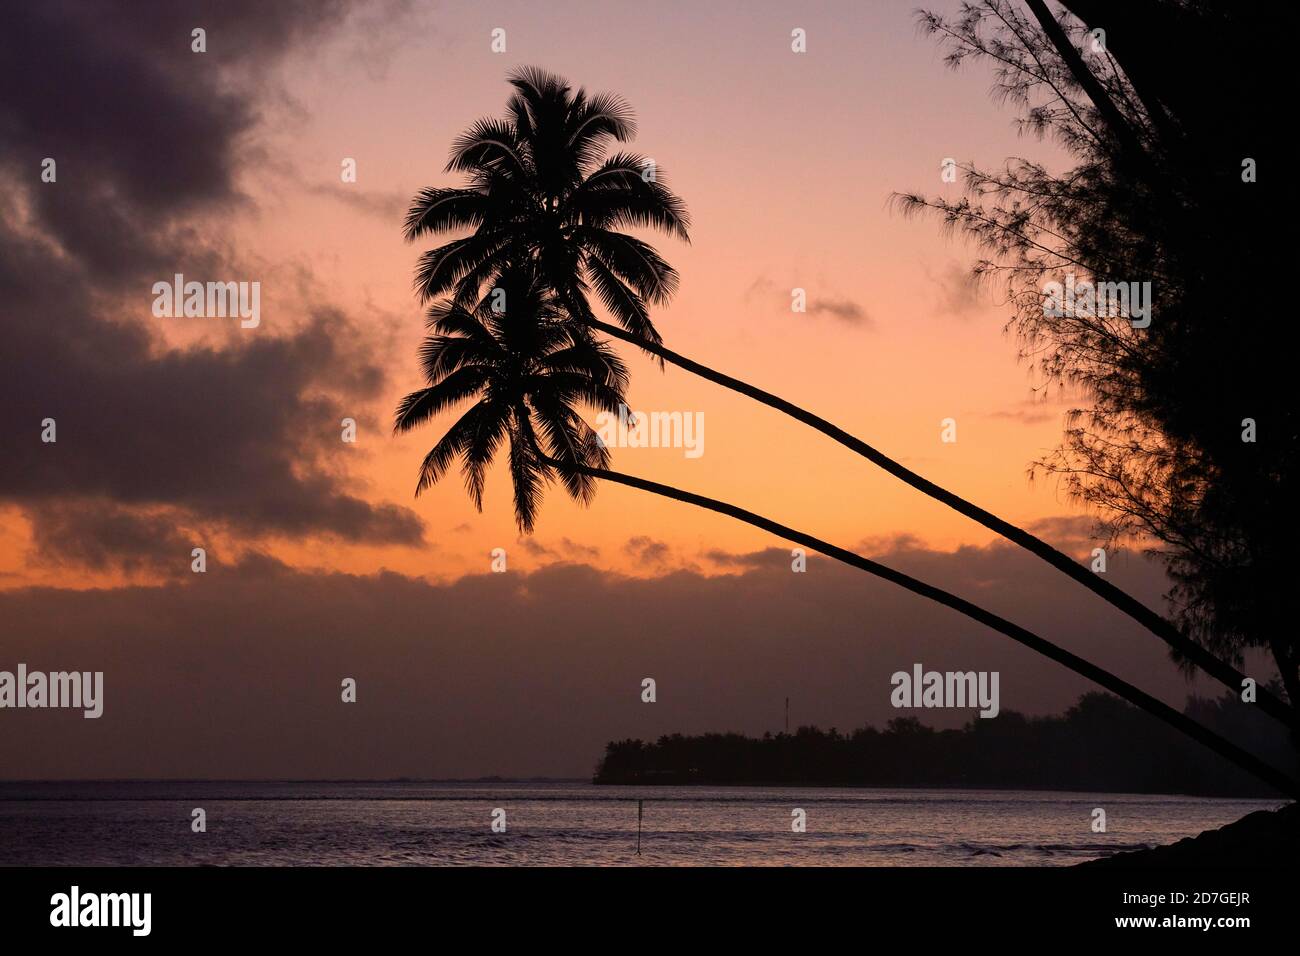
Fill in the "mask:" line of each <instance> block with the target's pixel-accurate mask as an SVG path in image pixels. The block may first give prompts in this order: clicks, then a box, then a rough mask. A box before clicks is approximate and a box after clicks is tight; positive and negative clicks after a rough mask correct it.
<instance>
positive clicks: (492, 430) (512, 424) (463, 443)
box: [395, 263, 628, 533]
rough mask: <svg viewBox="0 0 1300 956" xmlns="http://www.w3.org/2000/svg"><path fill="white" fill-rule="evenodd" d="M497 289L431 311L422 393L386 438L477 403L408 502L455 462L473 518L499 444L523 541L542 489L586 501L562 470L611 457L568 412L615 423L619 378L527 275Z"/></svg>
mask: <svg viewBox="0 0 1300 956" xmlns="http://www.w3.org/2000/svg"><path fill="white" fill-rule="evenodd" d="M496 283H497V284H496V285H495V286H494V287H493V289H492V290H491V291H490V292H489V293H488V294H486V295H484V296H483V297H482V298H481V299H480V300H479V301H478V302H476V303H474V304H473V305H472V306H465V305H462V304H458V303H457V302H456V301H455V299H453V298H445V299H442V300H439V301H438V302H436V303H435V304H434V305H433V306H432V307H431V308H430V309H429V312H428V323H427V324H428V327H429V331H430V333H431V334H430V335H429V336H428V337H427V338H426V339H425V340H424V343H423V344H422V345H421V347H420V364H421V367H422V369H423V372H424V376H425V380H426V382H427V385H426V386H425V387H424V388H421V389H419V390H417V391H414V392H411V393H410V394H409V395H407V396H406V397H405V398H404V399H403V400H402V402H401V404H400V405H399V406H398V408H397V412H396V421H395V428H396V430H397V431H399V432H404V431H408V430H410V429H412V428H414V427H416V426H417V425H420V424H422V423H424V422H426V421H428V420H429V419H430V418H432V417H434V416H435V415H437V414H439V413H440V412H443V411H446V410H448V409H451V408H453V407H455V406H457V405H459V404H461V403H462V402H465V401H467V400H469V399H475V401H474V404H472V405H471V406H470V407H469V408H468V409H467V410H466V411H465V412H464V413H463V414H462V415H461V416H460V418H459V419H457V420H456V422H455V423H454V424H452V426H451V427H450V428H449V429H448V430H447V432H446V434H444V435H443V436H442V438H441V439H439V441H438V442H437V444H435V445H434V446H433V448H432V450H430V451H429V453H428V454H427V455H426V456H425V458H424V461H423V463H422V464H421V466H420V479H419V483H418V485H417V486H416V494H417V495H419V494H420V493H421V492H423V491H425V490H426V489H428V488H429V487H430V486H431V485H433V484H434V483H435V482H437V481H438V480H439V479H440V478H441V477H442V476H443V475H444V474H445V473H446V472H447V470H448V468H449V467H450V466H451V464H452V463H453V462H454V461H455V460H456V459H457V458H459V459H460V460H461V464H462V467H461V470H462V474H463V475H464V479H465V489H466V491H467V492H468V494H469V496H470V499H471V500H472V501H473V502H474V504H475V506H476V507H477V508H478V509H479V510H480V511H482V510H483V489H484V484H485V482H486V478H487V470H488V468H489V466H490V465H491V464H492V461H493V459H494V458H495V457H496V454H497V452H498V451H500V450H501V446H502V443H503V442H505V443H506V444H507V445H508V455H509V460H510V477H511V482H512V484H513V487H514V507H515V520H516V521H517V522H518V525H519V528H520V530H521V531H523V532H525V533H531V532H532V530H533V525H534V523H535V521H536V517H537V512H538V509H539V507H540V505H541V499H542V492H543V489H544V486H545V485H546V484H547V483H549V482H550V481H551V480H552V479H554V478H558V479H559V481H560V482H561V484H563V485H564V487H565V489H566V490H567V491H568V492H569V494H570V495H572V496H573V497H574V498H575V499H577V500H579V501H581V502H583V503H584V504H586V503H589V502H590V501H591V498H592V496H593V495H594V494H595V490H596V481H595V479H594V478H592V477H590V476H589V475H586V474H584V473H582V472H581V471H579V470H576V469H575V468H573V467H572V466H573V465H582V466H585V467H588V468H606V467H608V465H609V450H608V449H607V448H605V447H604V446H603V445H602V444H601V443H600V442H599V440H598V439H597V437H596V434H595V432H594V431H593V430H592V429H591V426H589V425H588V424H587V423H586V422H585V421H584V420H583V419H582V416H581V415H580V414H579V411H578V409H579V407H580V406H582V405H586V406H588V407H591V408H594V409H596V410H599V411H609V412H617V411H618V407H619V405H620V404H622V403H624V401H625V399H624V392H625V391H626V388H627V382H628V373H627V368H626V367H625V366H624V365H623V363H622V362H621V361H620V360H619V358H618V356H617V355H615V354H614V352H613V351H612V350H611V349H610V348H609V347H608V346H606V345H604V344H602V343H598V342H595V341H593V340H592V339H591V338H590V337H587V336H582V335H575V334H574V327H573V324H572V323H571V322H570V321H569V317H568V315H567V314H566V313H565V312H564V310H563V309H561V308H560V307H559V305H558V303H557V301H556V298H555V295H554V293H553V292H552V291H551V290H550V289H549V288H548V287H547V286H546V284H545V283H544V282H542V281H541V280H540V278H539V277H538V275H537V271H536V269H535V268H534V267H533V265H532V264H531V263H529V264H525V265H514V264H509V263H507V264H504V266H503V268H502V269H501V272H500V273H499V275H498V276H497V278H496Z"/></svg>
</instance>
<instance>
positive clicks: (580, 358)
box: [395, 263, 1300, 795]
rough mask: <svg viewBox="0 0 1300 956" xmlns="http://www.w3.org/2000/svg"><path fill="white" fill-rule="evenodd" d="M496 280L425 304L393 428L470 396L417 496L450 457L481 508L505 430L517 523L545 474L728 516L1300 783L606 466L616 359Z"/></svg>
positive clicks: (771, 528) (821, 546)
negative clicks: (412, 383)
mask: <svg viewBox="0 0 1300 956" xmlns="http://www.w3.org/2000/svg"><path fill="white" fill-rule="evenodd" d="M497 281H498V283H499V284H498V285H497V286H496V289H494V293H493V294H490V295H488V296H485V297H483V298H482V299H480V300H479V302H477V303H476V304H475V305H474V306H473V307H472V308H466V307H464V306H461V305H457V304H456V302H455V301H454V300H452V299H445V300H441V301H439V302H437V303H436V304H435V305H434V306H433V307H432V308H430V310H429V327H430V330H431V332H432V333H434V334H431V335H430V336H429V337H428V338H426V339H425V341H424V344H423V345H422V346H421V348H420V357H421V364H422V367H423V371H424V374H425V378H426V380H427V383H428V384H427V385H426V386H425V387H424V388H422V389H419V390H418V391H415V392H412V393H410V394H409V395H407V396H406V397H405V398H404V399H403V400H402V401H401V403H400V405H399V406H398V408H397V412H396V418H395V428H396V430H397V431H399V432H405V431H409V430H410V429H412V428H415V427H416V426H418V425H420V424H422V423H424V422H426V421H428V420H429V419H430V418H431V417H433V416H434V415H436V414H438V413H439V412H442V411H445V410H448V409H450V408H452V407H453V406H455V405H457V404H459V403H461V402H463V401H466V400H468V399H477V400H476V401H475V402H474V404H473V405H471V406H470V407H469V409H468V410H467V411H465V412H464V413H463V414H462V415H461V416H460V418H459V419H457V420H456V422H455V423H454V424H452V426H451V428H449V429H448V430H447V432H446V434H445V435H443V437H442V438H441V439H439V441H438V442H437V444H435V445H434V447H433V449H432V450H431V451H430V452H429V453H428V455H426V456H425V459H424V462H423V464H422V465H421V467H420V479H419V483H418V484H417V486H416V494H417V495H419V494H420V493H421V492H423V491H424V490H426V489H427V488H428V487H430V486H431V485H432V484H434V483H435V482H437V481H438V480H439V479H440V478H441V477H442V476H443V475H445V474H446V472H447V469H448V468H449V467H450V465H451V464H452V462H454V461H455V460H456V458H458V457H459V458H460V459H461V461H462V472H463V474H464V477H465V486H466V490H467V491H468V493H469V495H470V498H471V499H472V500H473V502H474V504H475V506H476V507H477V508H478V509H479V510H480V511H481V510H482V508H483V486H484V480H485V477H486V472H487V468H488V467H489V466H490V465H491V463H492V461H493V459H494V458H495V457H496V454H497V452H499V451H500V450H501V445H502V442H503V441H504V442H506V443H507V444H508V446H509V452H508V456H509V462H510V476H511V481H512V483H513V485H514V508H515V519H516V521H517V523H518V525H519V527H520V529H521V530H523V531H525V532H531V531H532V529H533V527H534V525H535V522H536V518H537V511H538V508H539V506H540V503H541V497H542V489H543V486H544V485H545V484H546V483H549V482H550V481H552V480H559V481H560V482H561V483H562V484H563V485H564V486H565V488H566V490H567V491H568V492H569V494H570V495H572V496H573V497H574V498H575V499H576V500H578V501H580V502H582V503H584V504H589V503H590V501H591V499H592V497H593V495H594V494H595V481H596V479H603V480H606V481H613V482H616V483H618V484H622V485H626V486H628V487H631V488H638V489H640V490H643V491H648V492H651V493H653V494H658V495H662V496H664V497H666V498H671V499H673V500H675V501H682V502H686V503H688V504H693V505H696V506H697V507H701V508H705V509H707V510H710V511H714V512H717V513H719V514H725V515H729V516H730V517H733V518H736V519H737V520H740V521H743V522H745V523H746V524H750V525H753V526H754V527H756V528H760V529H762V530H764V531H768V532H770V533H772V534H776V535H778V536H780V537H782V538H785V539H786V540H789V541H794V542H796V543H798V544H803V545H806V546H807V547H810V548H813V549H814V550H816V551H819V552H821V553H822V554H824V555H826V556H827V557H831V558H834V559H835V560H837V561H841V562H843V563H844V564H847V565H849V566H850V567H854V568H858V569H860V570H863V571H866V572H867V573H869V574H873V575H875V576H877V577H880V578H883V579H884V580H886V581H890V582H892V583H894V584H897V585H899V586H900V587H903V588H905V589H906V590H908V591H911V592H913V593H914V594H919V595H921V596H922V597H926V598H929V599H930V600H932V601H935V602H937V603H939V604H942V605H944V606H945V607H949V608H952V609H953V610H955V611H957V612H958V613H960V614H963V615H965V616H966V617H969V618H971V619H972V620H975V621H978V622H979V623H981V624H984V625H986V626H988V627H990V628H992V629H993V630H995V631H998V632H999V633H1001V634H1004V635H1006V636H1007V637H1010V638H1011V639H1012V640H1014V641H1017V642H1018V643H1020V644H1023V645H1024V646H1026V647H1029V648H1030V649H1032V650H1035V651H1037V652H1038V653H1040V654H1043V655H1045V656H1046V657H1049V658H1051V659H1052V660H1054V661H1057V662H1058V663H1060V664H1063V665H1064V666H1065V667H1068V668H1069V669H1070V670H1072V671H1074V672H1075V673H1077V674H1081V675H1082V676H1084V677H1086V678H1088V679H1090V680H1092V681H1094V682H1096V683H1097V684H1099V685H1101V686H1102V687H1105V688H1106V689H1107V690H1110V691H1112V692H1114V693H1115V694H1118V695H1119V696H1121V697H1123V698H1124V699H1125V700H1128V701H1130V702H1131V703H1133V704H1134V705H1136V706H1137V707H1140V708H1142V709H1143V710H1145V711H1147V712H1148V713H1150V714H1152V715H1154V716H1156V717H1158V718H1159V719H1161V720H1164V721H1166V722H1167V723H1169V724H1171V725H1173V726H1174V727H1176V728H1178V729H1179V730H1181V731H1183V732H1184V733H1186V734H1188V735H1189V736H1191V737H1192V738H1193V739H1195V740H1197V741H1199V742H1200V743H1202V744H1204V745H1205V746H1207V747H1209V748H1210V749H1212V750H1214V751H1215V752H1216V753H1218V754H1220V755H1221V756H1223V757H1224V758H1225V759H1227V760H1230V761H1231V762H1233V763H1235V764H1237V765H1238V766H1239V767H1241V768H1242V769H1244V770H1246V771H1247V772H1249V773H1252V774H1254V775H1256V776H1257V777H1259V778H1260V779H1261V780H1264V781H1265V782H1267V783H1268V784H1269V785H1270V786H1273V787H1276V788H1277V789H1279V790H1280V791H1282V792H1283V793H1287V794H1291V795H1296V794H1300V786H1298V785H1297V783H1296V782H1295V781H1293V780H1291V779H1290V778H1289V777H1288V776H1287V775H1286V774H1283V773H1281V772H1279V771H1277V770H1276V769H1274V768H1273V767H1271V766H1269V765H1268V764H1267V763H1265V762H1264V761H1262V760H1260V759H1259V758H1257V757H1255V756H1254V755H1253V754H1251V753H1248V752H1247V751H1245V750H1242V749H1241V748H1239V747H1237V746H1236V745H1235V744H1233V743H1231V742H1229V741H1228V740H1226V739H1225V738H1223V737H1220V736H1219V735H1218V734H1215V733H1214V732H1212V731H1210V730H1208V729H1207V728H1205V727H1203V726H1201V725H1200V724H1198V723H1196V722H1195V721H1194V720H1191V719H1190V718H1189V717H1187V716H1186V715H1184V714H1182V713H1180V712H1179V711H1177V710H1175V709H1174V708H1172V707H1170V706H1169V705H1168V704H1166V703H1164V702H1163V701H1160V700H1157V699H1156V698H1154V697H1152V696H1151V695H1149V694H1146V693H1144V692H1143V691H1141V690H1139V689H1138V688H1137V687H1135V686H1133V685H1132V684H1130V683H1128V682H1127V681H1124V680H1122V679H1121V678H1119V677H1117V676H1116V675H1114V674H1111V673H1110V672H1109V671H1106V670H1104V669H1102V668H1100V667H1098V666H1096V665H1095V664H1092V663H1090V662H1088V661H1086V660H1084V659H1083V658H1081V657H1079V656H1077V655H1075V654H1072V653H1070V652H1069V651H1067V650H1065V649H1064V648H1061V647H1058V646H1057V645H1055V644H1053V643H1051V642H1050V641H1047V640H1046V639H1044V638H1042V637H1039V636H1038V635H1036V634H1034V633H1033V632H1031V631H1029V630H1027V629H1025V628H1023V627H1020V626H1019V625H1017V624H1013V623H1012V622H1011V621H1008V620H1007V619H1005V618H1002V617H999V616H998V615H996V614H993V613H991V612H989V611H986V610H984V609H983V608H981V607H979V606H978V605H975V604H973V603H971V602H970V601H967V600H965V599H963V598H960V597H957V596H956V595H954V594H951V593H949V592H947V591H944V590H942V589H940V588H936V587H934V586H932V585H929V584H926V583H925V582H923V581H920V580H918V579H916V578H913V577H911V576H910V575H907V574H903V573H902V572H900V571H897V570H895V569H893V568H890V567H887V566H886V565H883V564H880V563H879V562H876V561H872V560H870V559H868V558H864V557H862V556H861V555H858V554H855V553H853V552H851V551H848V550H846V549H844V548H840V547H837V546H836V545H833V544H830V543H829V542H827V541H824V540H822V539H820V538H817V537H814V536H813V535H810V534H807V533H805V532H802V531H797V530H795V529H794V528H790V527H787V526H786V525H782V524H779V523H777V522H775V521H773V520H771V519H769V518H765V517H763V516H761V515H757V514H755V513H753V512H751V511H747V510H745V509H744V508H739V507H737V506H735V505H731V504H728V503H726V502H722V501H717V500H715V499H712V498H706V497H704V496H703V495H697V494H693V493H691V492H688V491H682V490H681V489H678V488H673V487H671V486H669V485H664V484H660V483H659V482H654V481H649V480H647V479H644V478H637V477H633V476H631V475H624V474H621V473H619V472H616V471H612V470H610V469H609V450H608V449H607V448H605V447H604V446H603V445H602V444H601V442H600V440H599V439H598V437H597V435H596V433H595V432H594V431H593V430H592V428H591V426H590V425H588V424H587V423H586V421H585V420H584V419H583V418H582V416H581V414H580V412H579V406H580V405H586V406H590V407H593V408H597V409H601V410H613V409H617V407H618V405H619V404H620V403H622V402H623V390H624V388H625V386H626V383H627V371H626V369H625V368H624V367H623V366H622V364H621V363H620V362H619V360H618V358H617V356H615V355H614V354H613V353H612V352H611V351H610V350H609V348H608V346H605V345H604V344H602V343H596V342H592V341H590V340H589V339H587V338H586V337H585V336H582V335H578V336H575V335H574V334H573V330H574V325H573V323H572V321H571V320H569V319H568V317H566V316H564V315H563V313H562V310H561V309H560V308H559V307H558V305H557V301H556V298H555V296H554V294H553V292H552V290H550V288H549V286H548V285H547V284H546V283H545V282H544V281H543V280H542V279H541V278H540V276H539V275H538V273H537V271H536V269H535V264H534V263H524V264H509V265H507V266H506V267H504V269H503V270H502V272H501V273H500V274H499V277H498V279H497ZM496 290H500V291H502V292H504V296H503V297H502V298H503V299H504V303H505V304H504V307H503V308H502V309H497V308H494V307H493V305H494V302H493V300H494V297H495V292H496ZM539 439H540V440H539ZM543 443H544V445H545V447H543Z"/></svg>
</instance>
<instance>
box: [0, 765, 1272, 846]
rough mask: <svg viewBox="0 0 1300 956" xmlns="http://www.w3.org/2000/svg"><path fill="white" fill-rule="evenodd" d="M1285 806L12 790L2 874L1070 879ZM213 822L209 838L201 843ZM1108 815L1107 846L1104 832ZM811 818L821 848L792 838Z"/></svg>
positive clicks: (726, 794) (323, 789)
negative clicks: (920, 869)
mask: <svg viewBox="0 0 1300 956" xmlns="http://www.w3.org/2000/svg"><path fill="white" fill-rule="evenodd" d="M638 799H640V800H643V801H644V803H643V805H642V806H643V816H642V821H641V836H640V840H641V853H640V855H637V852H636V847H637V800H638ZM1281 805H1282V801H1271V800H1236V799H1210V798H1205V797H1183V796H1164V795H1145V794H1088V793H1065V792H1050V791H1011V790H883V789H854V788H833V789H832V788H825V789H820V788H781V787H770V788H769V787H726V788H723V787H636V788H625V787H597V786H594V785H592V784H588V783H577V782H573V783H567V782H556V783H552V782H546V783H496V782H475V783H432V782H382V783H357V782H207V781H195V782H187V781H154V782H94V783H84V782H83V783H21V782H7V783H0V866H22V865H35V864H43V865H78V866H93V865H107V866H132V865H160V866H209V865H214V866H231V865H234V866H427V865H475V866H498V865H499V866H517V865H525V866H556V865H579V866H584V865H588V866H589V865H600V866H607V865H613V866H638V865H645V866H662V865H669V866H699V865H709V866H732V865H763V866H769V865H813V866H849V865H851V866H1008V865H1028V866H1065V865H1069V864H1073V863H1079V862H1082V861H1084V860H1090V859H1095V858H1097V857H1101V856H1107V855H1110V854H1112V853H1116V852H1120V851H1124V850H1131V849H1139V848H1142V847H1149V846H1155V845H1159V844H1165V843H1171V842H1174V841H1175V840H1178V839H1181V838H1182V837H1187V836H1194V835H1196V834H1197V833H1200V832H1201V831H1203V830H1207V829H1213V828H1215V827H1219V826H1222V825H1223V824H1225V823H1229V822H1231V821H1233V820H1236V819H1239V818H1240V817H1242V816H1244V815H1245V814H1247V813H1250V812H1251V811H1254V810H1261V809H1274V808H1276V807H1278V806H1281ZM195 809H201V810H203V812H204V820H205V824H206V832H194V830H193V829H192V821H193V820H194V819H195V817H194V815H193V811H194V810H195ZM1096 809H1101V810H1103V811H1105V823H1106V831H1105V832H1094V830H1093V825H1094V819H1095V817H1094V810H1096ZM498 810H499V811H504V814H502V813H497V812H496V811H498ZM797 810H802V811H803V813H804V816H803V820H804V823H805V827H806V829H805V832H794V830H793V828H792V825H793V824H794V823H795V822H796V821H797V819H798V818H799V814H797V813H795V811H797ZM494 819H495V820H496V821H497V823H498V827H500V823H501V821H502V819H504V826H505V830H504V832H494V830H493V822H494Z"/></svg>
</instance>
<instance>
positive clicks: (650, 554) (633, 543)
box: [623, 535, 672, 565]
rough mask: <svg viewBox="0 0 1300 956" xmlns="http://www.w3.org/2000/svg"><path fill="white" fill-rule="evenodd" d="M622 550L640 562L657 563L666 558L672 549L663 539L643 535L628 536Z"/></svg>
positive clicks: (661, 562)
mask: <svg viewBox="0 0 1300 956" xmlns="http://www.w3.org/2000/svg"><path fill="white" fill-rule="evenodd" d="M623 550H624V551H625V552H626V553H627V554H630V555H632V557H634V558H636V559H637V560H638V561H640V562H641V563H642V564H650V565H659V564H663V563H664V562H665V561H667V560H668V558H669V556H670V554H671V553H672V549H670V548H669V547H668V545H667V544H666V543H665V542H663V541H657V540H655V539H654V538H649V537H647V536H645V535H637V536H636V537H633V538H629V539H628V542H627V544H625V545H623Z"/></svg>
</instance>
